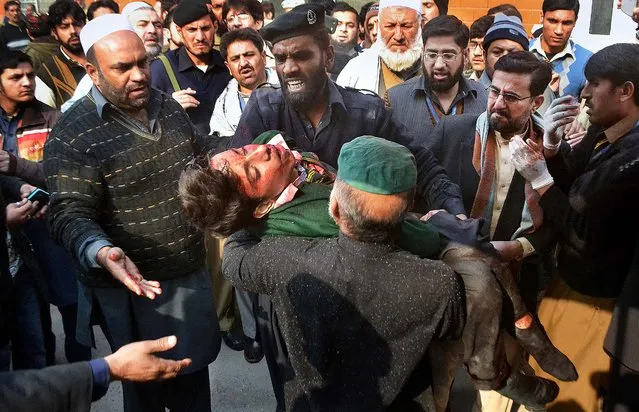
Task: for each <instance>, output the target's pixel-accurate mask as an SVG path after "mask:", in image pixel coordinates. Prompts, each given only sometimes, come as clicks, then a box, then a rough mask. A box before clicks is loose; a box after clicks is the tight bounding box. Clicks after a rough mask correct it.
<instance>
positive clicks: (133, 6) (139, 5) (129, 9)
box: [122, 1, 153, 19]
mask: <svg viewBox="0 0 639 412" xmlns="http://www.w3.org/2000/svg"><path fill="white" fill-rule="evenodd" d="M140 9H151V10H153V7H152V6H151V5H150V4H149V3H145V2H143V1H134V2H133V3H129V4H127V5H126V6H124V8H123V9H122V15H123V16H124V17H126V18H127V19H128V18H129V16H130V15H131V13H133V12H134V11H136V10H140Z"/></svg>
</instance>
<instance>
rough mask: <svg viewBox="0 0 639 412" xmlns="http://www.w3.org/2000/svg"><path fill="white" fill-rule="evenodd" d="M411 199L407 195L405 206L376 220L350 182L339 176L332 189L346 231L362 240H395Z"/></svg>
mask: <svg viewBox="0 0 639 412" xmlns="http://www.w3.org/2000/svg"><path fill="white" fill-rule="evenodd" d="M409 199H410V196H407V199H406V202H405V203H404V207H401V208H397V210H395V211H394V213H392V214H389V215H388V216H385V218H384V219H382V220H375V219H372V218H371V217H370V216H368V214H367V210H366V207H365V204H364V202H363V200H362V199H361V198H359V197H358V194H357V191H356V189H354V188H353V187H351V186H350V185H349V184H347V183H345V182H344V181H343V180H341V179H339V178H337V179H336V180H335V183H334V184H333V190H331V202H332V201H333V200H334V201H335V202H336V203H337V207H339V215H340V219H341V220H342V223H343V224H344V225H345V229H346V231H347V232H348V233H349V234H350V235H351V236H352V237H353V238H355V239H356V240H359V241H362V242H375V243H381V242H388V241H391V240H393V239H394V238H395V235H396V234H397V232H398V231H399V226H400V224H401V222H402V221H403V220H404V215H405V214H406V211H407V210H408V207H409V205H410V200H409ZM329 204H330V202H329ZM329 213H330V209H329ZM331 217H333V216H332V215H331Z"/></svg>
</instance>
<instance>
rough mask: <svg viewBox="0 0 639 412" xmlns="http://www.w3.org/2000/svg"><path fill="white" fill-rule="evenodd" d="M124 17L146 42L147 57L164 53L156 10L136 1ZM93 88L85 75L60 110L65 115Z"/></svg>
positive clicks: (160, 26)
mask: <svg viewBox="0 0 639 412" xmlns="http://www.w3.org/2000/svg"><path fill="white" fill-rule="evenodd" d="M122 16H124V17H126V18H127V20H128V22H129V24H130V25H131V26H132V28H133V29H134V30H135V32H136V33H137V34H138V36H139V37H140V38H141V39H142V41H143V42H144V49H145V50H146V55H147V56H149V58H150V59H151V60H153V59H155V58H156V57H157V56H159V55H160V53H161V52H162V44H163V42H164V40H163V37H164V31H163V30H162V22H161V21H160V18H159V17H158V15H157V13H156V12H155V10H154V9H153V8H152V7H151V6H150V5H149V4H148V3H145V2H142V1H136V2H133V3H129V4H127V5H126V6H124V8H123V9H122ZM100 17H101V16H100ZM96 18H97V17H96ZM120 20H121V19H120ZM91 87H93V82H92V81H91V78H90V77H89V75H85V76H84V77H83V78H82V79H81V80H80V82H79V83H78V87H76V89H75V92H74V93H73V97H71V98H70V99H69V100H67V101H66V102H65V103H64V104H63V105H62V107H61V108H60V110H61V111H62V112H63V113H64V112H66V111H67V110H68V109H69V108H70V107H71V106H73V103H75V102H77V101H78V100H80V99H81V98H82V97H84V96H86V95H87V93H89V90H91Z"/></svg>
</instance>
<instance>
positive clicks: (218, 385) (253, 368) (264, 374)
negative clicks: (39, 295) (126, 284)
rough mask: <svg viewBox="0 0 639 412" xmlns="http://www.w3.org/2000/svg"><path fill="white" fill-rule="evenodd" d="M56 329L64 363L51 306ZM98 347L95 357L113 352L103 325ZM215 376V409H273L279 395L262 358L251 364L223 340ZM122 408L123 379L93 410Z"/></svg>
mask: <svg viewBox="0 0 639 412" xmlns="http://www.w3.org/2000/svg"><path fill="white" fill-rule="evenodd" d="M51 317H52V320H53V329H54V332H55V334H56V338H57V343H58V344H57V353H56V359H57V361H58V362H64V353H63V346H64V334H63V332H62V321H61V319H60V316H59V314H58V311H57V309H55V307H51ZM94 331H95V337H96V344H97V350H94V351H93V356H94V357H100V356H105V355H108V354H109V353H110V350H109V345H108V343H107V341H106V339H105V337H104V335H103V334H102V331H101V330H100V328H97V327H96V328H95V329H94ZM209 377H210V379H211V404H212V405H213V408H212V411H224V412H226V411H233V412H273V411H275V398H274V397H273V394H272V393H273V391H272V389H271V381H270V378H269V375H268V370H267V368H266V362H265V361H264V360H262V361H261V362H260V363H257V364H249V363H248V362H246V361H245V360H244V355H243V352H235V351H232V350H230V349H229V348H227V347H226V345H224V344H223V343H222V350H221V351H220V354H219V355H218V357H217V359H216V360H215V362H213V363H212V364H211V365H209ZM121 410H122V386H121V385H120V383H119V382H115V383H113V384H111V387H110V388H109V392H107V394H106V395H105V396H104V397H103V398H102V399H100V400H99V401H98V402H95V403H94V404H93V406H92V407H91V411H92V412H118V411H121Z"/></svg>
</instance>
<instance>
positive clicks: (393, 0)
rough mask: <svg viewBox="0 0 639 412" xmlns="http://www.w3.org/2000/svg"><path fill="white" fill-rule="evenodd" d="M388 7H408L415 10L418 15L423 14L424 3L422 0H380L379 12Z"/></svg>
mask: <svg viewBox="0 0 639 412" xmlns="http://www.w3.org/2000/svg"><path fill="white" fill-rule="evenodd" d="M386 7H407V8H409V9H413V10H415V11H416V12H417V13H418V14H420V15H421V14H422V2H421V0H380V2H379V12H380V13H381V12H382V10H383V9H384V8H386Z"/></svg>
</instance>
